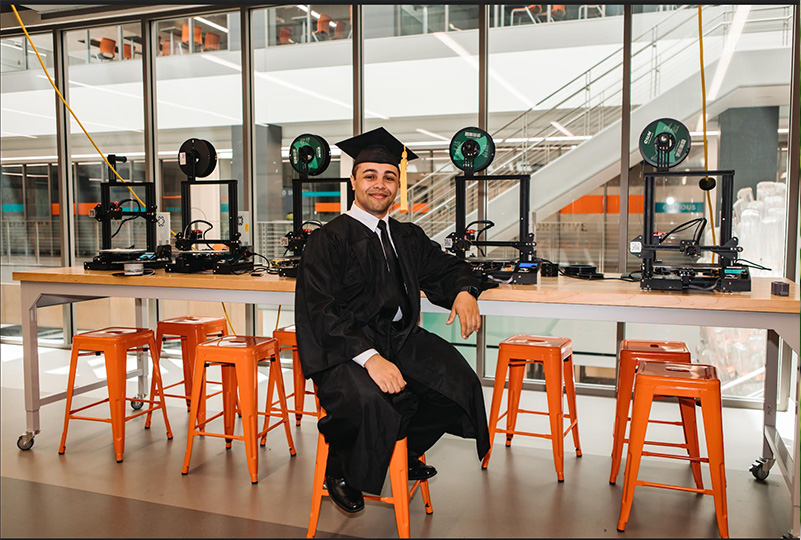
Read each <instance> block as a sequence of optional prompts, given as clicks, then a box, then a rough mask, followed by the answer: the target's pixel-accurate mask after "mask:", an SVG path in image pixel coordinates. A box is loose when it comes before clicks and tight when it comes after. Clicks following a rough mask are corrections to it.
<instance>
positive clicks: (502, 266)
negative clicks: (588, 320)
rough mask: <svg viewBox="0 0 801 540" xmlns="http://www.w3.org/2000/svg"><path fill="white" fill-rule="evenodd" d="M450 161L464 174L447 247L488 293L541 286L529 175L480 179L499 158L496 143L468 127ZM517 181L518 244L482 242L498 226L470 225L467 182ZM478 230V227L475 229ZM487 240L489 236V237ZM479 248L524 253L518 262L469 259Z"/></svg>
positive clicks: (454, 144) (452, 149)
mask: <svg viewBox="0 0 801 540" xmlns="http://www.w3.org/2000/svg"><path fill="white" fill-rule="evenodd" d="M450 157H451V161H453V163H454V165H456V167H458V168H459V169H461V170H462V171H464V173H465V174H464V175H463V176H457V177H456V179H455V180H456V201H455V202H456V210H455V211H456V230H455V231H454V232H452V233H451V234H449V235H448V236H447V237H446V238H445V242H444V247H445V249H446V250H448V251H450V252H451V253H454V254H455V255H456V256H458V257H461V258H466V260H467V261H468V262H470V264H471V265H472V267H473V271H474V272H475V274H476V276H477V277H480V278H481V280H482V287H483V288H485V289H487V288H491V287H495V286H497V283H498V282H503V283H523V284H535V283H537V271H538V262H537V260H536V253H537V252H536V249H535V247H536V245H537V243H536V242H535V241H534V233H533V232H531V231H530V226H529V208H530V200H529V197H530V185H529V184H530V181H531V176H530V175H528V174H512V175H483V176H476V175H475V173H477V172H481V171H483V170H484V169H486V168H487V167H489V166H490V164H491V163H492V160H493V159H494V157H495V143H494V142H493V140H492V137H491V136H490V135H489V134H488V133H487V132H485V131H484V130H482V129H479V128H476V127H467V128H464V129H462V130H460V131H459V132H457V133H456V135H454V136H453V138H452V139H451V142H450ZM470 181H477V182H493V181H517V182H518V184H519V190H520V192H519V196H520V208H519V209H520V217H519V219H518V227H519V232H518V238H519V240H516V241H500V240H479V237H480V235H481V234H482V233H486V231H487V230H488V229H490V228H491V227H493V226H494V225H495V224H494V223H493V222H492V221H489V220H478V221H473V222H471V223H470V224H468V225H465V222H466V221H467V217H466V215H467V182H470ZM475 226H478V227H475ZM485 237H486V234H485ZM474 246H475V247H476V248H478V249H479V250H481V252H482V253H483V249H482V248H484V247H488V246H493V247H511V248H514V249H516V250H518V251H519V252H520V257H519V258H517V259H491V258H487V257H466V254H467V252H468V251H469V250H470V249H471V248H472V247H474Z"/></svg>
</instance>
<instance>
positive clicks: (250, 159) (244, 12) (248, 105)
mask: <svg viewBox="0 0 801 540" xmlns="http://www.w3.org/2000/svg"><path fill="white" fill-rule="evenodd" d="M252 17H253V12H252V10H251V9H249V8H246V7H243V8H241V9H240V10H239V28H240V32H239V36H240V54H241V62H242V70H241V71H240V73H241V74H242V184H243V186H244V190H245V191H244V194H243V195H244V201H245V208H243V210H245V211H249V212H250V216H251V218H250V223H251V227H250V231H248V232H247V233H245V232H243V231H240V233H242V234H243V243H244V242H250V245H251V246H252V245H254V243H255V238H254V235H253V229H254V227H253V225H254V224H255V223H256V219H255V217H256V187H255V185H254V182H253V179H254V178H255V171H254V167H255V165H254V156H255V155H256V147H255V144H256V143H255V140H256V137H255V123H256V122H255V115H254V108H253V107H254V103H253V95H254V92H253V36H252V29H253V25H252V24H251V23H252ZM265 33H266V28H265ZM265 35H266V34H265ZM256 320H257V317H256V304H246V305H245V328H246V330H245V332H246V333H248V335H251V336H255V335H258V334H257V332H256Z"/></svg>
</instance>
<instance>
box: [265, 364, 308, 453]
mask: <svg viewBox="0 0 801 540" xmlns="http://www.w3.org/2000/svg"><path fill="white" fill-rule="evenodd" d="M270 377H271V378H272V379H273V381H275V387H276V390H277V393H278V405H279V406H280V408H281V418H282V420H281V422H282V423H283V424H284V431H285V432H286V442H287V444H288V445H289V455H290V456H294V455H295V454H296V453H297V452H295V443H294V441H293V440H292V430H291V429H289V411H288V410H287V404H286V390H285V389H284V374H283V371H282V369H281V361H280V359H278V358H273V359H272V361H270ZM303 392H304V389H303V388H302V387H301V389H300V395H301V396H302V395H303ZM271 397H272V395H271ZM295 397H296V398H297V393H295ZM267 407H268V409H267V413H269V412H270V410H269V402H268V405H267ZM301 407H303V402H301ZM266 418H267V420H269V419H270V417H269V416H267V417H266ZM266 435H267V434H266V433H265V436H266Z"/></svg>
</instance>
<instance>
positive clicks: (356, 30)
mask: <svg viewBox="0 0 801 540" xmlns="http://www.w3.org/2000/svg"><path fill="white" fill-rule="evenodd" d="M363 10H364V6H363V5H361V4H354V5H353V22H352V26H351V30H352V35H351V42H352V45H353V135H354V136H355V135H359V134H360V133H361V132H362V131H363V130H364V16H363V15H364V11H363Z"/></svg>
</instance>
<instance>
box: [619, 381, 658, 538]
mask: <svg viewBox="0 0 801 540" xmlns="http://www.w3.org/2000/svg"><path fill="white" fill-rule="evenodd" d="M652 400H653V391H652V390H651V389H647V390H644V389H642V388H640V389H637V388H635V389H634V405H633V407H632V412H631V427H630V433H629V445H628V453H627V455H626V470H625V472H624V474H623V499H622V500H621V503H620V518H619V519H618V523H617V530H618V531H620V532H623V531H625V530H626V523H628V521H629V515H630V514H631V503H632V502H633V500H634V487H635V486H636V484H637V473H639V471H640V461H641V460H642V447H643V444H644V443H645V432H646V430H647V429H648V418H649V416H650V415H651V402H652Z"/></svg>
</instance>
